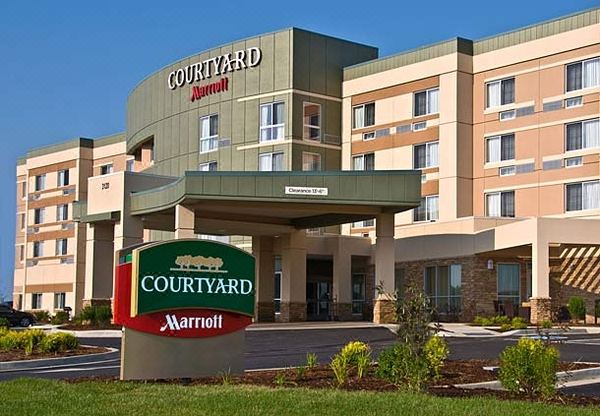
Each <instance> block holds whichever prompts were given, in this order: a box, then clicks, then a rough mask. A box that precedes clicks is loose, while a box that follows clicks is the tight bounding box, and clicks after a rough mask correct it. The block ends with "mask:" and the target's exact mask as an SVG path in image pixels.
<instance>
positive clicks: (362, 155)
mask: <svg viewBox="0 0 600 416" xmlns="http://www.w3.org/2000/svg"><path fill="white" fill-rule="evenodd" d="M368 155H373V170H375V152H368V153H361V154H358V155H352V170H354V171H357V172H363V171H367V172H368V171H370V170H371V169H365V168H366V166H367V164H366V163H365V157H366V156H368ZM358 158H362V159H363V169H361V170H356V169H354V160H355V159H358Z"/></svg>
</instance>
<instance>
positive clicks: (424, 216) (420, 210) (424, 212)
mask: <svg viewBox="0 0 600 416" xmlns="http://www.w3.org/2000/svg"><path fill="white" fill-rule="evenodd" d="M413 212H414V214H413V218H414V221H415V222H421V221H437V220H438V218H439V196H438V195H429V196H425V197H423V198H421V204H420V205H419V206H418V207H417V208H415V209H414V211H413Z"/></svg>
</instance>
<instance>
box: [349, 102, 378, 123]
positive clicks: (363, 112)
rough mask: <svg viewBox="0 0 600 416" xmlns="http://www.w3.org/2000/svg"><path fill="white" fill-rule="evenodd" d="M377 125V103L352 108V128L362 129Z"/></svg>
mask: <svg viewBox="0 0 600 416" xmlns="http://www.w3.org/2000/svg"><path fill="white" fill-rule="evenodd" d="M374 124H375V103H368V104H361V105H357V106H355V107H352V128H354V129H362V128H364V127H369V126H373V125H374Z"/></svg>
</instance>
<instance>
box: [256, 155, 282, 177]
mask: <svg viewBox="0 0 600 416" xmlns="http://www.w3.org/2000/svg"><path fill="white" fill-rule="evenodd" d="M278 154H281V171H277V170H275V169H273V156H274V155H278ZM284 154H285V152H284V151H277V152H264V153H259V154H258V171H259V172H282V171H284V169H283V158H284ZM261 156H269V159H270V161H271V163H270V165H271V170H260V158H261Z"/></svg>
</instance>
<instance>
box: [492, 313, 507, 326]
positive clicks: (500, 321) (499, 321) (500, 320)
mask: <svg viewBox="0 0 600 416" xmlns="http://www.w3.org/2000/svg"><path fill="white" fill-rule="evenodd" d="M492 324H493V325H500V326H502V325H504V324H509V325H510V318H509V317H508V316H506V315H497V316H494V317H493V318H492Z"/></svg>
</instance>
